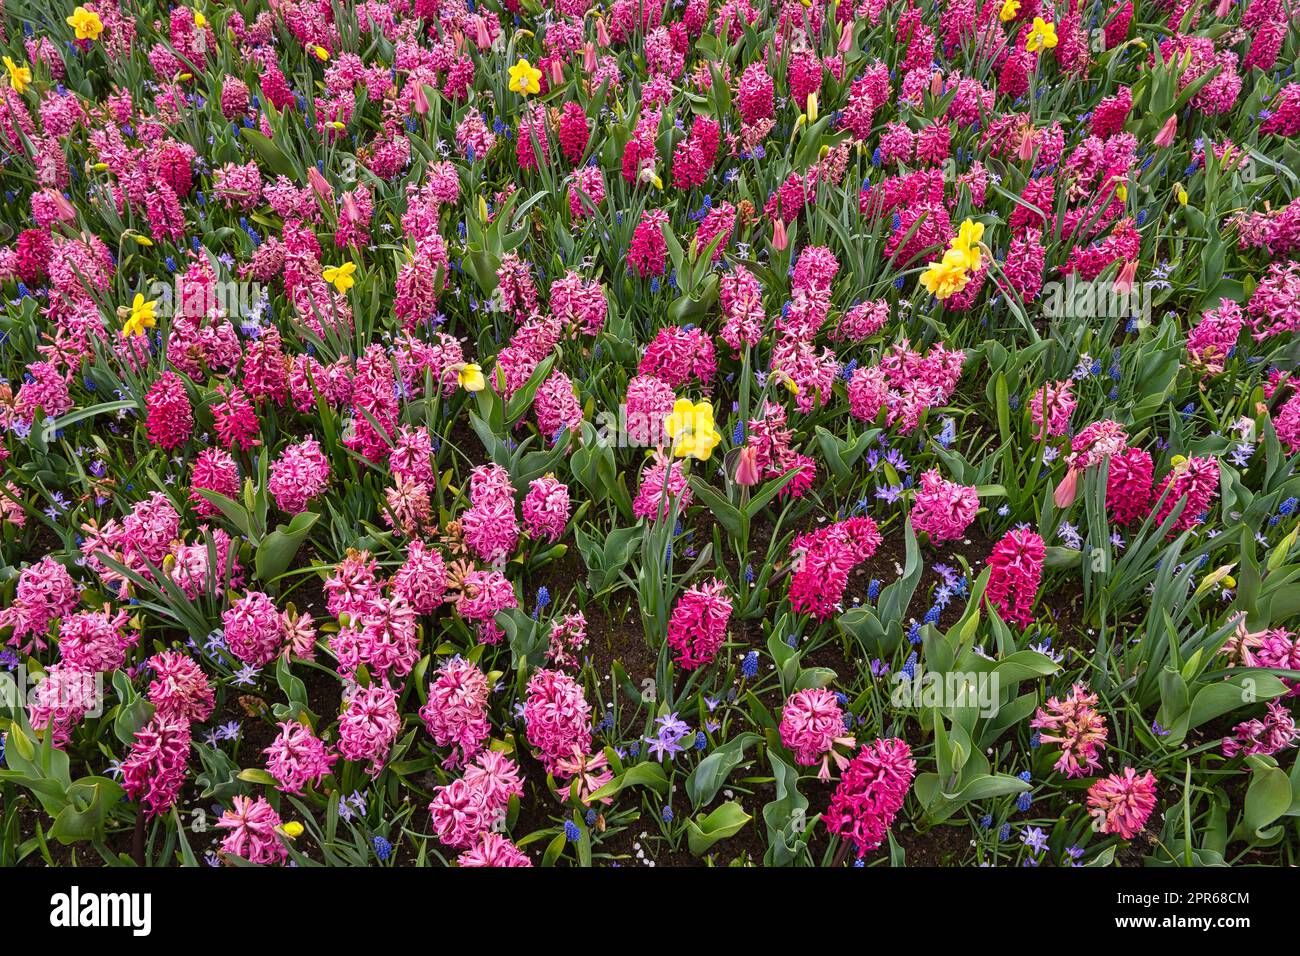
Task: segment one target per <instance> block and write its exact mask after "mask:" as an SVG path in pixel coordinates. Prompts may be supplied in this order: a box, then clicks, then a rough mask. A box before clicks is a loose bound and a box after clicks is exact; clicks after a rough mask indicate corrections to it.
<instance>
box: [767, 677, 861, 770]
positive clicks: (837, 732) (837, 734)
mask: <svg viewBox="0 0 1300 956" xmlns="http://www.w3.org/2000/svg"><path fill="white" fill-rule="evenodd" d="M781 743H783V744H785V746H786V747H788V748H789V749H790V750H791V751H792V752H793V753H794V759H795V762H796V763H799V764H801V765H803V766H805V767H811V766H813V765H814V764H816V763H817V762H818V761H820V762H821V765H822V766H821V771H820V774H819V776H820V777H821V779H823V780H826V779H829V777H830V768H829V758H830V757H831V756H834V757H835V760H836V763H838V764H839V766H840V768H841V769H843V768H844V767H845V766H846V765H847V764H848V761H847V760H846V759H845V758H843V757H842V756H840V755H839V754H837V753H835V750H834V747H835V745H836V744H842V745H844V746H846V747H852V746H853V745H854V743H855V741H854V739H853V737H852V736H850V735H848V734H847V733H846V732H845V726H844V712H843V711H842V710H841V709H840V704H839V701H838V700H837V699H836V697H835V694H833V693H832V692H831V691H829V690H827V689H826V688H824V687H809V688H805V689H804V690H797V691H795V692H794V693H793V694H791V695H790V697H789V699H787V700H786V702H785V708H784V710H783V711H782V712H781Z"/></svg>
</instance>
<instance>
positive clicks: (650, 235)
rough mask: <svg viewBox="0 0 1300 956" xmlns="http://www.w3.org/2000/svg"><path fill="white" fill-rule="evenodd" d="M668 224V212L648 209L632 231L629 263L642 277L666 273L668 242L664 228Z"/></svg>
mask: <svg viewBox="0 0 1300 956" xmlns="http://www.w3.org/2000/svg"><path fill="white" fill-rule="evenodd" d="M667 225H668V213H666V212H664V211H663V210H662V209H647V210H645V211H644V212H642V213H641V221H640V222H638V223H637V226H636V229H635V230H634V231H633V233H632V245H631V247H630V248H629V249H628V251H627V265H628V268H629V269H631V270H632V271H634V272H635V273H636V274H637V275H638V276H640V277H641V278H642V279H646V278H649V277H652V276H661V275H663V274H664V264H665V262H666V261H667V256H668V243H667V241H666V240H665V239H664V233H663V230H664V227H665V226H667Z"/></svg>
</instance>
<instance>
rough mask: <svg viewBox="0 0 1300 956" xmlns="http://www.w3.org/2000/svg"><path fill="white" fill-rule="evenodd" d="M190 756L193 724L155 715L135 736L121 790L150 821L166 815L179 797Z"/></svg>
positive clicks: (123, 765) (124, 763) (125, 764)
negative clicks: (136, 802)
mask: <svg viewBox="0 0 1300 956" xmlns="http://www.w3.org/2000/svg"><path fill="white" fill-rule="evenodd" d="M189 755H190V723H189V721H188V720H186V719H185V718H184V717H181V716H168V715H166V714H161V713H155V714H154V715H153V718H152V719H151V720H150V721H149V722H148V723H147V724H145V725H144V726H143V727H141V728H140V729H139V730H137V731H136V732H135V740H134V742H133V743H132V744H131V752H130V754H128V755H127V758H126V760H124V761H122V788H123V789H124V790H125V791H126V792H127V795H128V796H129V797H130V798H131V799H132V800H136V801H139V803H140V806H141V807H142V808H143V810H144V812H145V815H146V816H147V817H150V818H152V817H157V816H160V815H161V814H164V813H166V812H167V811H168V810H170V809H171V808H172V807H173V806H175V804H176V800H177V799H178V798H179V797H180V793H181V786H182V785H183V784H184V783H185V770H186V767H187V765H188V763H189Z"/></svg>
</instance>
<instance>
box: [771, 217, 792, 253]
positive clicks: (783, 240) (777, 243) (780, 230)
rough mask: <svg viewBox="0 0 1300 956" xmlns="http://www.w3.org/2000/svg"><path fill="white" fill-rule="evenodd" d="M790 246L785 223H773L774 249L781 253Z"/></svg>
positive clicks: (776, 221) (778, 220) (779, 221)
mask: <svg viewBox="0 0 1300 956" xmlns="http://www.w3.org/2000/svg"><path fill="white" fill-rule="evenodd" d="M788 245H790V237H789V236H787V235H786V234H785V223H784V222H782V221H781V220H780V219H777V220H774V221H773V223H772V248H773V249H775V250H776V251H777V252H780V251H781V250H782V249H784V248H785V247H786V246H788Z"/></svg>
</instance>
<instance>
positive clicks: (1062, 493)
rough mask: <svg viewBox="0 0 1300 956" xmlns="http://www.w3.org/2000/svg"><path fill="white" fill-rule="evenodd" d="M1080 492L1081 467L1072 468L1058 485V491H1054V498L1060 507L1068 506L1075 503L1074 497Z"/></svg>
mask: <svg viewBox="0 0 1300 956" xmlns="http://www.w3.org/2000/svg"><path fill="white" fill-rule="evenodd" d="M1078 493H1079V469H1077V468H1070V469H1069V470H1068V471H1067V472H1066V473H1065V477H1064V478H1062V479H1061V483H1060V484H1059V485H1057V486H1056V491H1054V492H1053V493H1052V500H1053V501H1055V502H1056V507H1058V508H1068V507H1070V505H1072V504H1074V499H1075V497H1076V496H1077V495H1078Z"/></svg>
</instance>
